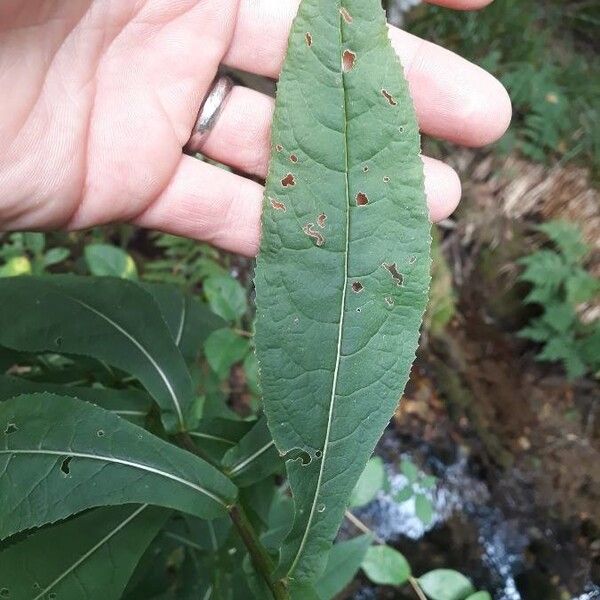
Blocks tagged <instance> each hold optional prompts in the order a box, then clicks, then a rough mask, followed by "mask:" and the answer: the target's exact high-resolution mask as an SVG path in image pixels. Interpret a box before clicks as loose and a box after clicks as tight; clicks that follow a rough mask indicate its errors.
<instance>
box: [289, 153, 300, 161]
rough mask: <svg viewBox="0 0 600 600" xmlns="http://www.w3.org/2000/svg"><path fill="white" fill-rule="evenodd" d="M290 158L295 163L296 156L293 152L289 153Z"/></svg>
mask: <svg viewBox="0 0 600 600" xmlns="http://www.w3.org/2000/svg"><path fill="white" fill-rule="evenodd" d="M290 160H291V161H292V162H293V163H297V162H298V157H297V156H296V155H295V154H290Z"/></svg>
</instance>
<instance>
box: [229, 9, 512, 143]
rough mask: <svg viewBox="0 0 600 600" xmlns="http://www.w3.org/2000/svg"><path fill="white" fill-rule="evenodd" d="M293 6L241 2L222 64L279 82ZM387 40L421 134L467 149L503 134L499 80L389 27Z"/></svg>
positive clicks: (504, 102)
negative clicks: (403, 75) (398, 61)
mask: <svg viewBox="0 0 600 600" xmlns="http://www.w3.org/2000/svg"><path fill="white" fill-rule="evenodd" d="M448 1H449V0H448ZM455 1H456V2H459V1H460V0H455ZM463 1H464V2H467V1H468V0H463ZM297 4H298V0H241V1H240V9H239V13H238V21H237V25H236V30H235V33H234V36H233V39H232V43H231V46H230V48H229V50H228V52H227V54H226V56H225V58H224V62H225V63H226V64H228V65H230V66H233V67H236V68H238V69H242V70H245V71H251V72H254V73H258V74H260V75H266V76H268V77H277V76H278V74H279V71H280V69H281V63H282V61H283V57H284V55H285V51H286V48H287V37H288V33H289V29H290V25H291V22H292V19H293V18H294V15H295V12H296V9H297ZM390 38H391V41H392V44H393V46H394V48H395V49H396V52H397V53H398V55H399V56H400V59H401V60H402V64H403V65H404V70H405V73H406V75H407V78H408V81H409V85H410V89H411V93H412V96H413V101H414V103H415V108H416V111H417V117H418V120H419V124H420V127H421V130H422V131H423V132H425V133H427V134H429V135H433V136H436V137H440V138H444V139H447V140H449V141H452V142H456V143H459V144H463V145H467V146H482V145H485V144H488V143H491V142H493V141H495V140H497V139H498V138H499V137H501V136H502V135H503V134H504V132H505V131H506V129H507V127H508V125H509V123H510V118H511V113H512V109H511V104H510V99H509V98H508V94H507V93H506V90H505V89H504V87H503V86H502V84H501V83H500V82H499V81H498V80H496V79H495V78H494V77H492V76H491V75H490V74H489V73H487V72H486V71H484V70H483V69H481V68H479V67H477V66H476V65H474V64H472V63H470V62H468V61H466V60H464V59H463V58H461V57H459V56H458V55H456V54H454V53H453V52H450V51H449V50H445V49H444V48H442V47H440V46H437V45H435V44H432V43H430V42H426V41H424V40H421V39H420V38H418V37H416V36H414V35H411V34H409V33H406V32H404V31H401V30H399V29H396V28H395V27H390Z"/></svg>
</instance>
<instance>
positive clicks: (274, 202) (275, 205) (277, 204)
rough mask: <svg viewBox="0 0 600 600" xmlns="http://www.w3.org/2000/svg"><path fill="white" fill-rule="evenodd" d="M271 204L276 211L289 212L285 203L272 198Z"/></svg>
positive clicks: (270, 199)
mask: <svg viewBox="0 0 600 600" xmlns="http://www.w3.org/2000/svg"><path fill="white" fill-rule="evenodd" d="M269 202H270V203H271V206H272V207H273V208H274V209H275V210H282V211H283V212H286V211H287V208H286V207H285V204H284V203H283V202H280V201H279V200H276V199H275V198H271V197H269Z"/></svg>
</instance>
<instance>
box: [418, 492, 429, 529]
mask: <svg viewBox="0 0 600 600" xmlns="http://www.w3.org/2000/svg"><path fill="white" fill-rule="evenodd" d="M415 514H416V515H417V518H418V519H419V520H420V521H421V523H423V525H429V524H430V523H431V521H432V519H433V505H432V504H431V500H430V499H429V498H428V497H427V496H425V495H424V494H417V495H416V496H415Z"/></svg>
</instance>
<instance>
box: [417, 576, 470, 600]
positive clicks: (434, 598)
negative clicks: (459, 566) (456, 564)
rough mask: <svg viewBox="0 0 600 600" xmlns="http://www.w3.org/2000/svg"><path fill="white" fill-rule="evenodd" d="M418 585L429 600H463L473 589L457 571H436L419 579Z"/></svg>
mask: <svg viewBox="0 0 600 600" xmlns="http://www.w3.org/2000/svg"><path fill="white" fill-rule="evenodd" d="M419 585H420V586H421V588H422V589H423V591H424V592H425V593H426V594H427V596H428V597H429V598H430V599H431V600H464V598H466V597H467V596H469V595H470V594H472V593H473V592H474V591H475V589H474V588H473V585H472V584H471V582H470V581H469V580H468V579H467V578H466V577H465V576H464V575H462V574H461V573H459V572H458V571H452V570H451V569H436V570H434V571H429V573H425V575H423V576H422V577H419Z"/></svg>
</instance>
